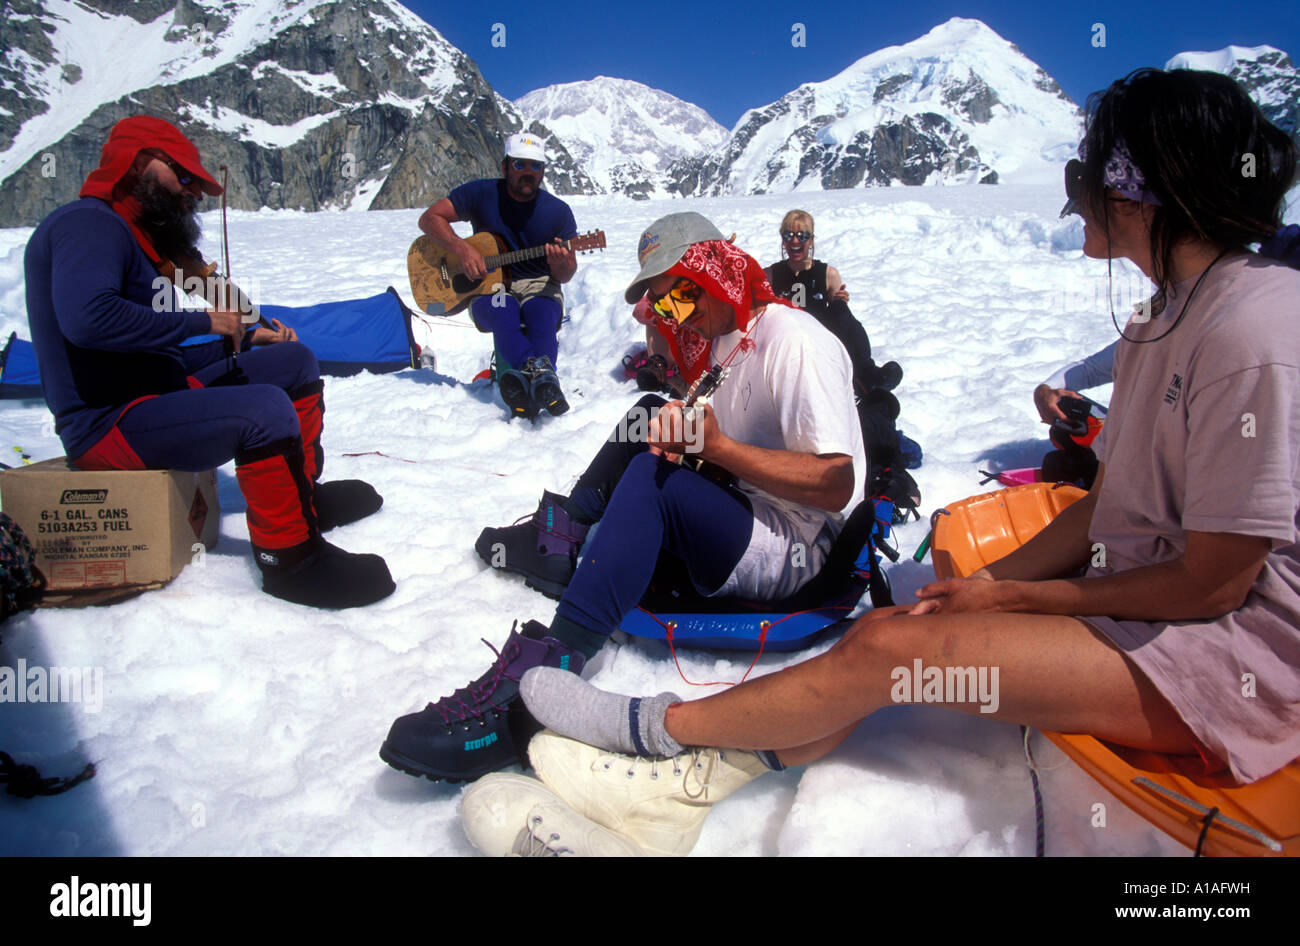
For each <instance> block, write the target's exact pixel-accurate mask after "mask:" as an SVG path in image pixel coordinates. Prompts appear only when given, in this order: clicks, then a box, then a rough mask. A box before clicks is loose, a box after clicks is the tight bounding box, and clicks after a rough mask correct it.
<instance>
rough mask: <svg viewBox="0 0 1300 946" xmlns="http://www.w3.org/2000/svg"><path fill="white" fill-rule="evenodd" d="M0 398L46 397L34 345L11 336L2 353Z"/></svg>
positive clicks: (15, 333) (14, 333) (13, 335)
mask: <svg viewBox="0 0 1300 946" xmlns="http://www.w3.org/2000/svg"><path fill="white" fill-rule="evenodd" d="M0 397H44V394H42V393H41V370H40V368H39V367H37V364H36V349H34V348H33V347H32V343H31V342H28V341H24V340H22V339H21V338H19V337H18V333H17V332H12V333H10V335H9V341H8V342H7V343H6V344H5V350H4V352H3V353H0Z"/></svg>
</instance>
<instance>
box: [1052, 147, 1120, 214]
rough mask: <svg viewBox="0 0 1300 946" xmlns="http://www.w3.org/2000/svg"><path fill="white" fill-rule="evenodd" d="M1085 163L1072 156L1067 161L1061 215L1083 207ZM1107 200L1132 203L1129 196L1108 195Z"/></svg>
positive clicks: (1113, 202) (1075, 211)
mask: <svg viewBox="0 0 1300 946" xmlns="http://www.w3.org/2000/svg"><path fill="white" fill-rule="evenodd" d="M1084 167H1085V165H1084V163H1083V162H1082V161H1080V160H1078V159H1077V158H1071V159H1070V160H1069V161H1066V162H1065V196H1066V198H1067V199H1066V201H1065V206H1064V207H1062V208H1061V216H1062V217H1067V216H1069V215H1070V214H1077V213H1079V212H1080V210H1081V209H1082V203H1081V202H1082V200H1083V172H1084ZM1106 200H1108V201H1109V202H1110V203H1112V204H1127V203H1132V201H1131V200H1130V198H1128V197H1112V196H1111V195H1110V194H1107V195H1106Z"/></svg>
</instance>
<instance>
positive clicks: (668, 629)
mask: <svg viewBox="0 0 1300 946" xmlns="http://www.w3.org/2000/svg"><path fill="white" fill-rule="evenodd" d="M854 607H855V605H838V604H836V605H827V606H825V607H821V608H808V609H807V610H806V611H795V612H793V613H792V614H787V615H786V616H785V617H783V618H781V620H780V621H772V622H770V623H769V622H768V621H761V622H760V623H759V627H760V628H761V629H762V630H761V632H760V633H759V635H758V652H757V653H756V654H754V659H753V660H751V661H750V662H749V669H747V670H746V671H745V674H744V676H742V677H741V678H740V679H739V680H737V681H736V682H735V683H732V682H731V681H729V680H712V681H709V682H707V683H696V682H695V681H694V680H691V679H689V678H687V676H686V674H685V672H684V671H683V670H682V665H681V661H679V660H678V659H677V647H676V645H675V644H674V643H673V631H674V629H675V628H676V627H677V622H676V621H669V622H668V623H666V624H665V623H664V622H663V621H661V620H659V615H657V614H655V613H654V612H653V611H649V610H647V609H646V608H642V607H638V608H637V610H638V611H643V612H645V613H646V614H648V615H650V617H651V618H653V619H654V621H655V623H657V624H658V625H659V626H660V627H662V628H663V629H664V638H665V639H666V640H667V641H668V652H669V653H670V654H672V657H673V665H674V666H675V667H677V675H678V676H680V677H681V678H682V680H683V682H685V683H686V684H687V685H688V686H693V687H714V686H726V687H734V686H739V685H740V684H741V683H744V682H745V680H747V679H748V678H749V674H750V672H751V671H753V669H754V667H755V665H756V664H757V663H758V658H759V657H762V656H763V649H764V648H765V647H766V646H767V633H768V631H770V630H772V628H774V627H776V626H777V625H778V624H780V623H781V621H787V620H789V619H790V618H792V617H796V616H797V615H800V614H812V613H814V612H816V611H852V610H853V608H854Z"/></svg>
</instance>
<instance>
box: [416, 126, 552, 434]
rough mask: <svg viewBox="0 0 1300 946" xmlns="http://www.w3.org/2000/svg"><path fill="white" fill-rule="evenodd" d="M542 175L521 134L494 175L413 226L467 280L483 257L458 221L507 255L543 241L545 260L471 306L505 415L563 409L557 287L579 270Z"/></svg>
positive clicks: (531, 144)
mask: <svg viewBox="0 0 1300 946" xmlns="http://www.w3.org/2000/svg"><path fill="white" fill-rule="evenodd" d="M545 170H546V152H545V150H544V149H543V147H542V143H541V141H540V140H538V139H537V138H535V137H534V136H532V135H529V134H527V133H520V134H517V135H511V136H510V137H509V138H508V139H506V146H505V156H504V157H503V158H502V161H501V173H502V177H501V178H499V179H495V180H494V179H488V178H485V179H482V180H477V181H470V182H469V183H468V184H462V185H461V186H460V187H457V188H456V189H455V190H453V191H452V192H451V193H450V194H448V195H447V196H446V197H444V198H442V199H441V200H439V201H438V202H437V203H435V204H434V205H433V206H432V207H430V208H429V209H428V210H426V211H425V212H424V214H423V215H422V216H421V217H420V229H421V230H422V231H424V233H425V234H426V235H427V236H428V237H429V239H430V240H432V241H433V242H435V243H437V244H438V245H439V246H442V247H444V248H445V249H447V250H448V251H450V252H452V253H454V254H456V256H457V258H459V259H460V261H461V266H462V268H463V269H464V270H465V275H467V276H468V277H470V278H471V279H482V278H483V277H484V276H485V275H486V274H487V267H486V266H485V264H484V261H483V255H482V254H481V253H480V252H479V251H478V250H476V249H475V248H474V247H472V246H471V245H469V244H468V243H466V242H465V241H464V240H462V239H461V238H460V237H458V236H457V235H456V234H455V232H454V231H453V230H452V228H451V225H452V224H453V223H455V222H457V221H460V220H467V221H469V222H470V223H471V224H472V225H473V227H474V232H475V233H482V232H485V231H486V232H489V233H492V234H494V235H495V236H497V237H498V238H499V239H500V240H501V241H503V242H504V243H505V245H506V248H507V249H510V250H521V249H525V248H527V247H532V246H537V245H539V244H543V243H545V244H547V246H546V258H545V260H526V261H524V262H521V263H517V264H515V265H513V266H512V267H511V277H512V278H511V281H510V285H509V286H508V287H506V286H502V287H500V289H499V290H497V289H495V288H494V289H493V291H492V292H490V293H488V294H486V295H482V296H479V297H478V298H477V299H475V300H474V302H473V303H472V304H471V305H470V314H471V315H472V316H473V318H474V323H475V324H476V325H477V326H478V327H479V329H480V330H481V331H484V332H491V333H492V336H493V339H494V341H495V343H496V351H497V355H498V357H499V359H501V360H503V361H504V362H506V364H505V365H499V368H500V369H501V370H500V371H499V374H498V381H499V383H500V385H501V399H502V400H503V401H504V402H505V404H506V407H507V408H509V410H510V412H511V414H512V415H515V416H520V417H530V418H531V417H535V416H536V415H537V413H538V412H539V411H542V410H545V411H548V412H549V413H551V414H563V413H564V412H565V411H567V410H568V409H569V403H568V401H566V400H565V399H564V392H563V391H562V390H561V389H560V382H559V380H558V378H557V377H556V375H555V367H556V356H557V353H558V351H559V342H558V341H557V339H556V332H557V331H558V330H559V327H560V319H561V317H562V316H563V314H564V294H563V292H562V290H561V289H560V285H561V284H562V283H566V282H568V281H569V280H570V279H572V278H573V274H574V273H575V272H577V269H578V260H577V257H576V256H575V254H574V253H573V251H572V250H570V249H568V248H566V247H565V246H563V245H562V244H561V241H563V240H568V239H570V238H572V237H575V236H577V233H578V227H577V224H576V223H575V222H574V219H573V211H572V210H570V209H569V205H568V204H566V203H565V202H564V201H562V200H560V199H559V198H558V197H556V196H555V195H553V194H551V193H549V192H547V191H544V190H542V189H541V188H542V175H543V174H544V173H545Z"/></svg>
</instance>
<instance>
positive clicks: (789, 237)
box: [781, 230, 813, 243]
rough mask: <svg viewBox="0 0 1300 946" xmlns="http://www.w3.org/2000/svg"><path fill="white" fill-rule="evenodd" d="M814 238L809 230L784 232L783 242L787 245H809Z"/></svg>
mask: <svg viewBox="0 0 1300 946" xmlns="http://www.w3.org/2000/svg"><path fill="white" fill-rule="evenodd" d="M812 238H813V235H812V232H811V231H809V230H782V231H781V240H782V241H783V242H785V243H807V242H808V241H809V240H811V239H812Z"/></svg>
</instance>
